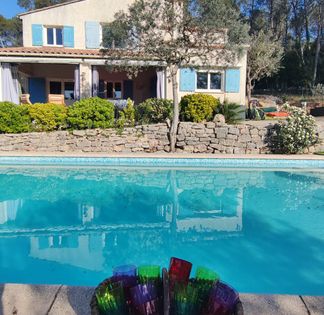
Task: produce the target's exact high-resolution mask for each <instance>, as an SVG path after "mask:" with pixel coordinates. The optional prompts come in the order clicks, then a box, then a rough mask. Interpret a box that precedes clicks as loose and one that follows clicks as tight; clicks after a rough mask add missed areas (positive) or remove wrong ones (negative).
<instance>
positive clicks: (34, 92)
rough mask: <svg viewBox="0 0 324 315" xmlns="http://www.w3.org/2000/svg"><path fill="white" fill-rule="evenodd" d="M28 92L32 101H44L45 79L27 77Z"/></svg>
mask: <svg viewBox="0 0 324 315" xmlns="http://www.w3.org/2000/svg"><path fill="white" fill-rule="evenodd" d="M29 94H30V101H31V102H32V103H46V85H45V79H44V78H29Z"/></svg>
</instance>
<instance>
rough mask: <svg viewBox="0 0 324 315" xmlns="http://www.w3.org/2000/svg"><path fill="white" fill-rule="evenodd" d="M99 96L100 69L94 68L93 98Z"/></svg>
mask: <svg viewBox="0 0 324 315" xmlns="http://www.w3.org/2000/svg"><path fill="white" fill-rule="evenodd" d="M98 95H99V71H98V68H97V67H95V66H93V67H92V96H93V97H96V96H98Z"/></svg>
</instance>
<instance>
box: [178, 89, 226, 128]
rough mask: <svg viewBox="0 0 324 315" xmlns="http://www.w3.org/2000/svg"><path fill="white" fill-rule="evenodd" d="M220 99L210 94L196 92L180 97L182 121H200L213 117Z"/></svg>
mask: <svg viewBox="0 0 324 315" xmlns="http://www.w3.org/2000/svg"><path fill="white" fill-rule="evenodd" d="M219 105H220V101H219V100H218V99H217V98H215V97H214V96H212V95H208V94H203V93H197V94H189V95H185V96H184V97H182V99H181V101H180V117H181V119H182V120H183V121H192V122H197V123H199V122H202V121H209V120H212V119H213V118H214V114H215V111H216V108H217V107H218V106H219Z"/></svg>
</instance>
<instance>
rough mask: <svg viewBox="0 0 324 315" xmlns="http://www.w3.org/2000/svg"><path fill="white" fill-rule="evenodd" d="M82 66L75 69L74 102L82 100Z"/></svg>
mask: <svg viewBox="0 0 324 315" xmlns="http://www.w3.org/2000/svg"><path fill="white" fill-rule="evenodd" d="M80 79H81V78H80V66H79V65H78V66H75V69H74V100H75V101H78V100H80Z"/></svg>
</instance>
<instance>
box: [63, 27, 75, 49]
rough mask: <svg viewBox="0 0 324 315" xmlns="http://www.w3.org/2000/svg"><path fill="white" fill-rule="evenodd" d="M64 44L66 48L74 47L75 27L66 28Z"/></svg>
mask: <svg viewBox="0 0 324 315" xmlns="http://www.w3.org/2000/svg"><path fill="white" fill-rule="evenodd" d="M63 44H64V47H70V48H73V47H74V27H73V26H64V28H63Z"/></svg>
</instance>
